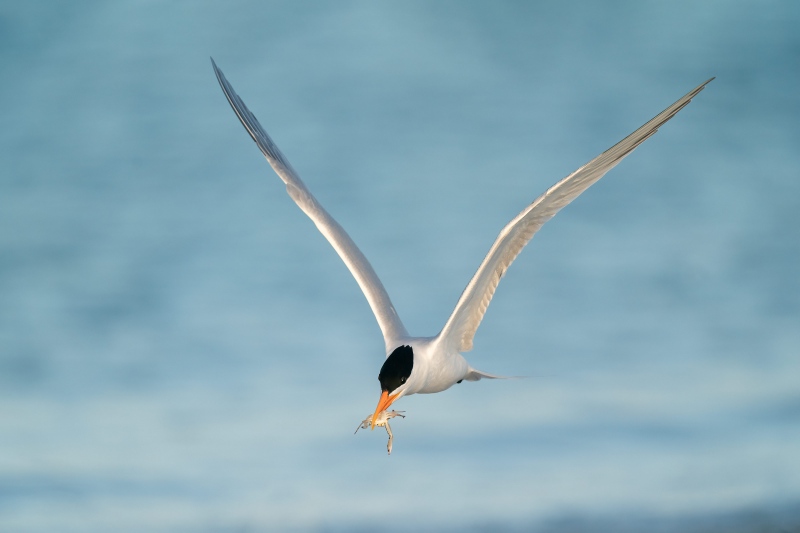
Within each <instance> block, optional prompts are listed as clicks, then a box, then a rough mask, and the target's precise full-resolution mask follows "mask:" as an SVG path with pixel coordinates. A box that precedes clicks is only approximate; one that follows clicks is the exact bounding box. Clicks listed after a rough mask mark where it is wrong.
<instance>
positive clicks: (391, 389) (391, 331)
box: [211, 58, 714, 453]
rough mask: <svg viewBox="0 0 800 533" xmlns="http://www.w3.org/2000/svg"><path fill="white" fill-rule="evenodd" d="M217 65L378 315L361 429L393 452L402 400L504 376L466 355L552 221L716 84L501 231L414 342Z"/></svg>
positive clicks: (272, 159)
mask: <svg viewBox="0 0 800 533" xmlns="http://www.w3.org/2000/svg"><path fill="white" fill-rule="evenodd" d="M211 64H212V66H213V67H214V72H215V73H216V76H217V80H218V81H219V84H220V86H221V87H222V91H223V92H224V93H225V97H226V98H227V99H228V102H229V103H230V105H231V107H232V108H233V111H234V112H235V113H236V116H238V117H239V120H240V121H241V122H242V125H243V126H244V127H245V129H246V130H247V132H248V133H249V134H250V136H251V137H252V138H253V140H254V141H255V142H256V145H258V148H259V149H260V150H261V152H262V153H263V154H264V157H266V158H267V161H268V162H269V164H270V165H271V166H272V168H273V170H274V171H275V172H276V173H277V174H278V177H280V178H281V180H283V182H284V183H285V184H286V191H287V192H288V193H289V196H290V197H291V198H292V200H294V201H295V202H296V203H297V205H298V207H300V209H302V210H303V212H304V213H305V214H306V215H308V217H309V218H310V219H311V220H312V221H313V222H314V224H315V225H316V226H317V229H319V231H320V232H321V233H322V234H323V235H324V236H325V238H326V239H328V241H329V242H330V243H331V246H333V248H334V250H336V252H337V253H338V254H339V257H341V258H342V261H344V263H345V265H347V268H348V269H349V270H350V272H351V274H352V275H353V277H354V278H355V279H356V282H357V283H358V285H359V287H361V290H362V291H363V293H364V296H366V298H367V301H368V302H369V306H370V308H371V309H372V312H373V313H374V314H375V318H376V319H377V321H378V326H379V327H380V329H381V332H382V333H383V340H384V343H385V346H386V359H385V361H384V362H383V366H382V367H381V369H380V372H379V373H378V380H379V381H380V386H381V396H380V399H379V400H378V406H377V407H376V408H375V412H374V414H373V415H371V416H370V417H368V418H367V419H366V420H364V422H362V425H361V426H359V427H367V426H371V428H372V429H374V428H375V425H376V423H377V424H378V425H386V426H387V431H389V435H390V441H389V452H390V453H391V430H390V429H389V428H388V418H389V417H393V416H402V415H399V413H398V412H395V411H392V412H389V413H386V410H387V409H388V408H389V406H391V405H392V404H393V403H394V402H396V401H397V400H398V399H400V398H402V397H403V396H410V395H412V394H430V393H434V392H441V391H444V390H447V389H449V388H450V387H452V386H453V385H455V384H456V383H461V382H462V381H465V380H466V381H478V380H480V379H483V378H489V379H495V378H500V377H502V376H496V375H493V374H488V373H486V372H482V371H480V370H477V369H475V368H473V367H472V366H470V364H469V363H468V362H467V360H466V359H464V356H462V355H461V354H462V353H463V352H468V351H470V350H471V349H472V339H473V337H474V336H475V332H476V331H477V329H478V326H479V325H480V323H481V320H482V319H483V315H484V313H486V309H487V308H488V307H489V302H491V300H492V296H493V295H494V292H495V290H496V289H497V285H498V283H500V278H502V277H503V275H504V274H505V272H506V270H507V269H508V267H509V265H511V263H512V262H513V261H514V259H515V258H516V257H517V255H519V253H520V251H522V248H523V247H524V246H525V245H526V244H528V242H529V241H530V240H531V238H533V236H534V234H535V233H536V232H537V231H539V229H540V228H541V227H542V226H543V225H544V223H545V222H547V221H548V220H550V219H551V218H552V217H553V216H554V215H555V214H556V213H558V212H559V211H560V210H561V208H563V207H564V206H566V205H567V204H569V203H570V202H572V201H573V200H574V199H575V198H577V197H578V196H579V195H580V194H581V193H582V192H583V191H585V190H586V189H588V188H589V186H591V185H592V184H593V183H595V182H596V181H597V180H599V179H600V178H602V177H603V176H604V175H605V174H606V172H608V171H609V170H611V169H612V168H614V167H615V166H616V165H617V164H618V163H619V162H620V161H622V159H623V158H624V157H625V156H627V155H628V154H630V153H631V152H632V151H633V150H635V149H636V147H638V146H639V145H640V144H642V143H643V142H644V141H645V140H646V139H647V138H648V137H650V136H651V135H653V134H654V133H655V132H656V131H658V128H660V127H661V126H662V125H663V124H664V123H665V122H667V121H668V120H670V119H671V118H672V117H673V116H675V114H676V113H678V111H680V110H681V109H683V108H684V107H685V106H686V105H687V104H688V103H689V102H690V101H691V100H692V98H694V97H695V96H696V95H697V94H698V93H699V92H700V91H702V90H703V88H705V86H706V85H707V84H708V83H709V82H710V81H711V80H713V79H714V78H711V79H709V80H707V81H705V82H703V83H702V84H700V85H699V86H697V87H696V88H695V89H693V90H691V91H690V92H689V93H687V94H686V95H685V96H683V97H682V98H680V99H679V100H678V101H677V102H675V103H674V104H672V105H671V106H669V107H668V108H666V109H665V110H664V111H662V112H661V113H659V114H658V115H656V116H655V117H654V118H653V119H652V120H650V121H649V122H647V123H646V124H645V125H643V126H642V127H640V128H639V129H637V130H636V131H634V132H633V133H631V134H630V135H628V136H627V137H625V138H624V139H623V140H621V141H620V142H618V143H617V144H615V145H614V146H612V147H611V148H609V149H608V150H606V151H605V152H603V153H602V154H600V155H599V156H597V157H595V158H594V159H592V160H591V161H589V162H588V163H586V164H585V165H583V166H582V167H580V168H579V169H578V170H576V171H575V172H573V173H572V174H570V175H569V176H567V177H566V178H564V179H562V180H561V181H559V182H558V183H556V184H555V185H553V186H552V187H550V188H549V189H547V191H545V192H544V194H542V195H541V196H539V197H538V198H537V199H536V200H534V201H533V203H531V204H530V205H528V206H527V207H526V208H525V209H523V210H522V211H521V212H520V213H519V214H518V215H517V216H516V217H514V219H513V220H511V222H509V223H508V224H507V225H506V226H505V227H504V228H503V229H502V230H501V231H500V234H499V235H498V236H497V239H496V240H495V241H494V244H492V247H491V248H490V249H489V253H487V254H486V257H485V258H484V259H483V262H482V263H481V264H480V266H479V267H478V270H477V272H475V275H474V276H473V277H472V279H471V280H470V282H469V283H468V284H467V287H466V288H465V289H464V292H463V293H462V294H461V297H460V298H459V299H458V303H456V307H455V309H454V310H453V313H452V314H451V315H450V318H448V319H447V322H446V323H445V325H444V327H443V328H442V330H441V331H440V332H439V334H438V335H436V336H434V337H412V336H411V335H409V333H408V331H406V328H405V326H404V325H403V322H402V321H401V320H400V317H399V316H398V315H397V311H395V308H394V306H393V305H392V301H391V299H390V298H389V294H388V293H387V292H386V289H385V288H384V287H383V284H382V283H381V280H380V279H379V278H378V275H377V274H376V273H375V270H373V268H372V265H370V263H369V261H367V258H366V257H364V254H363V253H361V250H359V249H358V247H357V246H356V244H355V243H354V242H353V240H352V239H351V238H350V236H349V235H348V234H347V232H345V230H344V229H343V228H342V226H340V225H339V223H338V222H336V220H334V218H333V217H332V216H331V215H330V214H328V212H327V211H326V210H325V209H324V208H323V207H322V205H321V204H320V203H319V201H317V199H316V198H315V197H314V195H313V194H311V191H309V190H308V188H307V187H306V185H305V183H303V181H302V180H301V179H300V176H299V175H298V174H297V172H295V170H294V169H293V168H292V166H291V165H290V164H289V161H288V160H287V159H286V158H285V157H284V155H283V154H282V153H281V151H280V150H279V149H278V147H277V146H276V145H275V143H274V142H273V141H272V139H271V138H270V136H269V135H267V132H266V131H264V128H262V127H261V124H260V123H259V122H258V120H257V119H256V117H255V116H254V115H253V113H251V112H250V110H249V109H247V106H246V105H245V104H244V102H243V101H242V99H241V98H239V95H237V94H236V92H235V91H234V90H233V87H232V86H231V84H230V83H229V82H228V80H227V79H226V78H225V76H224V75H223V73H222V71H221V70H220V69H219V68H218V67H217V64H216V63H215V62H214V60H213V58H212V59H211Z"/></svg>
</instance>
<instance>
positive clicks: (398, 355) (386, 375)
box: [372, 346, 414, 429]
mask: <svg viewBox="0 0 800 533" xmlns="http://www.w3.org/2000/svg"><path fill="white" fill-rule="evenodd" d="M413 369H414V350H412V349H411V346H400V347H398V348H395V349H394V351H393V352H392V353H391V354H390V355H389V357H387V358H386V361H384V362H383V366H382V367H381V371H380V373H379V374H378V381H380V382H381V399H380V400H379V401H378V407H377V408H376V409H375V414H373V415H372V429H375V421H376V420H377V419H378V413H380V412H381V411H385V410H386V409H388V408H389V406H390V405H392V404H393V403H394V402H395V400H397V399H398V398H400V397H401V396H402V395H403V394H405V392H406V389H407V388H408V380H409V378H410V377H411V371H412V370H413Z"/></svg>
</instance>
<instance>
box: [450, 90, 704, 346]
mask: <svg viewBox="0 0 800 533" xmlns="http://www.w3.org/2000/svg"><path fill="white" fill-rule="evenodd" d="M713 79H714V78H711V79H710V80H708V81H706V82H704V83H702V84H701V85H699V86H698V87H697V88H695V89H694V90H692V91H691V92H689V93H688V94H687V95H686V96H684V97H683V98H681V99H680V100H678V101H677V102H675V103H674V104H672V105H671V106H669V107H668V108H666V109H665V110H664V111H662V112H661V113H659V114H658V115H656V116H655V118H653V119H652V120H651V121H649V122H648V123H647V124H645V125H644V126H642V127H641V128H639V129H638V130H636V131H634V132H633V133H631V134H630V135H628V136H627V137H625V138H624V139H623V140H622V141H620V142H619V143H617V144H615V145H614V146H612V147H611V148H609V149H608V150H606V151H605V152H603V153H602V154H600V155H599V156H597V157H595V158H594V159H592V160H591V161H589V162H588V163H586V164H585V165H584V166H582V167H581V168H579V169H578V170H576V171H575V172H573V173H572V174H570V175H569V176H567V177H566V178H564V179H562V180H561V181H559V182H558V183H556V184H555V185H553V186H552V187H550V188H549V189H548V190H547V191H546V192H545V193H544V194H543V195H541V196H540V197H539V198H537V199H536V200H534V202H533V203H532V204H530V205H529V206H528V207H526V208H525V209H523V210H522V212H521V213H520V214H519V215H517V216H516V218H514V220H512V221H511V222H509V223H508V225H506V227H504V228H503V230H502V231H501V232H500V235H498V236H497V240H495V242H494V244H493V245H492V247H491V249H490V250H489V253H488V254H486V257H485V258H484V260H483V262H482V263H481V266H480V267H478V271H477V272H476V273H475V275H474V276H473V277H472V279H471V280H470V282H469V284H468V285H467V287H466V288H465V289H464V292H463V293H462V294H461V297H460V298H459V300H458V303H457V304H456V308H455V309H454V310H453V314H452V315H450V318H449V319H448V320H447V323H446V324H445V326H444V328H442V331H441V332H440V333H439V338H440V339H442V340H444V341H446V342H448V343H449V344H451V345H452V346H454V347H455V349H457V350H458V351H461V352H465V351H469V350H471V349H472V339H473V337H474V336H475V331H476V330H477V329H478V326H479V325H480V323H481V320H482V319H483V315H484V313H486V309H487V308H488V307H489V302H491V300H492V296H493V295H494V291H495V289H497V284H498V283H500V278H502V277H503V274H505V272H506V269H507V268H508V266H509V265H510V264H511V263H512V262H513V261H514V259H515V258H516V257H517V255H519V253H520V251H521V250H522V248H523V247H524V246H525V245H526V244H528V241H530V240H531V238H533V235H534V234H535V233H536V232H537V231H539V228H541V227H542V225H544V223H545V222H547V221H548V220H550V219H551V218H552V217H553V216H554V215H555V214H556V213H558V211H559V210H560V209H561V208H562V207H564V206H566V205H567V204H568V203H570V202H571V201H572V200H574V199H575V198H577V197H578V196H579V195H580V194H581V193H582V192H583V191H585V190H586V189H588V188H589V186H590V185H592V184H593V183H594V182H596V181H597V180H599V179H600V178H602V177H603V176H604V175H605V173H606V172H608V171H609V170H611V169H612V168H614V166H616V165H617V163H619V162H620V161H622V159H623V158H624V157H625V156H627V155H628V154H630V153H631V152H632V151H633V150H634V149H635V148H636V147H637V146H639V145H640V144H642V142H644V141H645V140H646V139H647V138H648V137H650V136H651V135H653V134H654V133H655V132H656V131H658V128H659V127H661V125H662V124H664V123H665V122H667V121H668V120H669V119H671V118H672V117H673V116H675V114H676V113H677V112H678V111H680V110H681V109H683V108H684V107H685V106H686V105H687V104H688V103H689V102H690V101H691V100H692V98H694V97H695V96H696V95H697V93H699V92H700V91H702V90H703V88H704V87H705V86H706V84H708V83H709V82H710V81H711V80H713Z"/></svg>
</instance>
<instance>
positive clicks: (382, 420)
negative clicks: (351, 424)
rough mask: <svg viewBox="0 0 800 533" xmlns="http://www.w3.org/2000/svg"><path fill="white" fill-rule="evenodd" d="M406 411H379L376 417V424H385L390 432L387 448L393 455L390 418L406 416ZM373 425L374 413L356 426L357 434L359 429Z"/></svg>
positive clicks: (387, 431)
mask: <svg viewBox="0 0 800 533" xmlns="http://www.w3.org/2000/svg"><path fill="white" fill-rule="evenodd" d="M403 413H405V411H381V412H380V413H378V418H377V419H375V425H376V426H383V427H385V428H386V433H388V434H389V442H388V443H387V444H386V450H387V451H388V452H389V455H392V438H393V437H392V428H391V427H390V426H389V419H390V418H394V417H396V416H399V417H400V418H405V417H406V415H404V414H403ZM371 425H372V415H369V416H368V417H367V418H365V419H364V420H362V421H361V424H359V425H358V427H357V428H356V431H355V433H353V435H355V434H356V433H358V430H359V429H367V428H368V427H370V426H371Z"/></svg>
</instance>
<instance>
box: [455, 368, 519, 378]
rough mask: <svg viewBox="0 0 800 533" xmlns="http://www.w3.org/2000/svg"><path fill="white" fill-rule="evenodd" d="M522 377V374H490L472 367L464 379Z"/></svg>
mask: <svg viewBox="0 0 800 533" xmlns="http://www.w3.org/2000/svg"><path fill="white" fill-rule="evenodd" d="M520 377H522V376H497V375H495V374H488V373H486V372H481V371H480V370H475V369H474V368H472V367H470V368H469V372H467V375H466V376H464V379H465V380H467V381H479V380H481V379H518V378H520Z"/></svg>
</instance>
